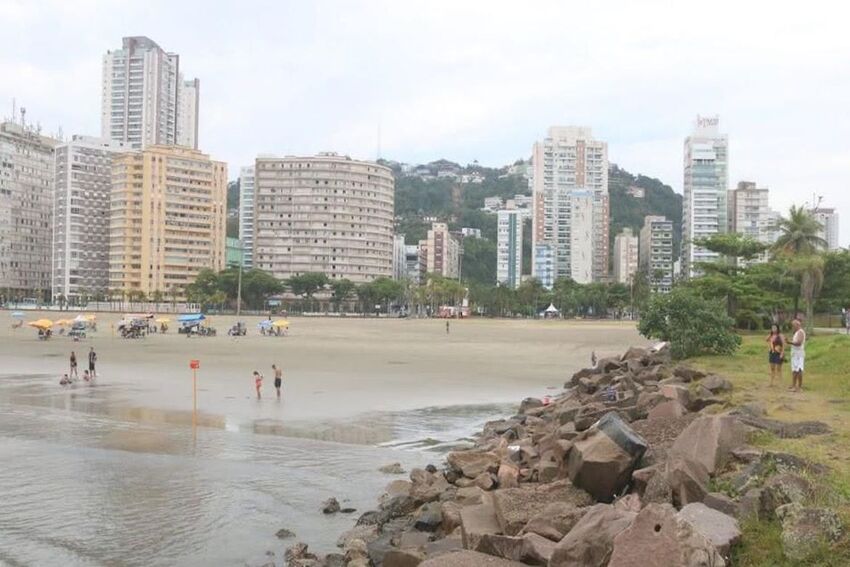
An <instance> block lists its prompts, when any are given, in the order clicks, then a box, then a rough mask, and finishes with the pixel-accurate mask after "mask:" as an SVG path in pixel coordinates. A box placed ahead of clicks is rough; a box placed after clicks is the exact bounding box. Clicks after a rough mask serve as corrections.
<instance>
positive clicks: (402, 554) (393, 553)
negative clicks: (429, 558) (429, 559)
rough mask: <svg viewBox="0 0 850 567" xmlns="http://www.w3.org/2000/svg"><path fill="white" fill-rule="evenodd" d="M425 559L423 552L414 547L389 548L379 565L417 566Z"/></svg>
mask: <svg viewBox="0 0 850 567" xmlns="http://www.w3.org/2000/svg"><path fill="white" fill-rule="evenodd" d="M423 561H425V554H424V553H422V552H421V551H418V550H416V549H390V550H388V551H387V552H386V553H385V554H384V560H383V562H382V563H381V567H417V565H420V564H421V563H422V562H423Z"/></svg>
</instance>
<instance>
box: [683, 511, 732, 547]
mask: <svg viewBox="0 0 850 567" xmlns="http://www.w3.org/2000/svg"><path fill="white" fill-rule="evenodd" d="M678 517H679V518H681V519H683V520H687V521H688V522H690V523H691V525H692V526H693V527H694V529H696V531H697V532H699V533H700V534H702V535H703V536H705V538H706V539H708V540H709V541H710V542H711V543H712V545H714V548H715V549H716V550H717V551H718V553H720V555H722V556H723V557H729V552H730V551H731V549H732V546H733V545H735V544H737V543H738V542H739V541H740V540H741V528H740V527H739V526H738V520H736V519H735V518H733V517H731V516H727V515H726V514H724V513H723V512H718V511H717V510H713V509H711V508H709V507H708V506H706V505H705V504H703V503H701V502H694V503H692V504H688V505H687V506H685V507H684V508H682V509H681V510H680V511H679V514H678Z"/></svg>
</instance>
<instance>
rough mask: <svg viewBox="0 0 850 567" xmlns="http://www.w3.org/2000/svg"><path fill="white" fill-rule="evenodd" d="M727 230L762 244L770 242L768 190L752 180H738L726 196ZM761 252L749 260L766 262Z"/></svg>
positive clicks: (765, 253)
mask: <svg viewBox="0 0 850 567" xmlns="http://www.w3.org/2000/svg"><path fill="white" fill-rule="evenodd" d="M727 203H728V222H729V232H737V233H739V234H742V235H744V236H748V237H750V238H752V239H753V240H757V241H758V242H761V243H763V244H771V239H772V236H773V234H772V229H771V224H772V223H773V219H772V218H771V211H770V198H769V191H768V189H767V188H766V187H756V184H755V183H753V182H752V181H740V182H739V183H738V186H737V187H736V188H735V189H732V190H730V191H729V194H728V196H727ZM767 259H768V252H763V253H762V254H760V255H759V256H758V257H756V258H754V259H753V260H752V261H751V262H749V263H753V262H766V261H767Z"/></svg>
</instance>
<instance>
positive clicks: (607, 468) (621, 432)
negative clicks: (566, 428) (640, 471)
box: [567, 412, 647, 502]
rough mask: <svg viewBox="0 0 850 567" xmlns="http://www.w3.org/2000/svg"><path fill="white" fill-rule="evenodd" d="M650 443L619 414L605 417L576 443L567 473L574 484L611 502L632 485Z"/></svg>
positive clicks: (597, 497) (571, 452)
mask: <svg viewBox="0 0 850 567" xmlns="http://www.w3.org/2000/svg"><path fill="white" fill-rule="evenodd" d="M646 448H647V443H646V441H644V440H643V438H641V437H640V436H639V435H638V434H637V433H635V432H634V430H632V428H631V427H629V426H628V424H626V422H624V421H623V420H622V419H621V418H620V417H619V416H618V415H617V414H616V413H614V412H610V413H607V414H605V416H603V417H602V419H600V420H599V422H597V423H596V424H595V425H594V426H593V427H592V428H591V429H589V430H587V431H586V432H585V433H584V434H582V435H581V436H579V437H577V438H576V439H575V440H574V441H573V448H572V450H571V451H570V453H569V457H568V459H569V460H568V463H567V470H568V473H569V475H570V479H571V480H572V481H573V484H575V485H576V486H578V487H579V488H583V489H584V490H586V491H587V492H589V493H590V494H591V495H592V496H593V497H594V498H596V500H598V501H602V502H610V501H612V500H613V499H614V497H615V496H616V495H617V494H618V493H619V492H620V491H621V490H622V489H623V488H624V487H625V486H626V485H627V484H628V483H629V479H630V478H631V474H632V471H633V470H634V466H635V463H637V461H638V460H639V459H640V458H641V457H642V456H643V454H644V452H645V451H646Z"/></svg>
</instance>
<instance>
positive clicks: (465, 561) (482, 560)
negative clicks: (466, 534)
mask: <svg viewBox="0 0 850 567" xmlns="http://www.w3.org/2000/svg"><path fill="white" fill-rule="evenodd" d="M419 567H522V563H519V562H518V561H510V560H508V559H501V558H499V557H493V556H492V555H487V554H486V553H479V552H478V551H469V550H463V551H454V552H449V553H445V554H443V555H440V556H438V557H435V558H433V559H426V560H425V561H423V562H422V563H420V564H419Z"/></svg>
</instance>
